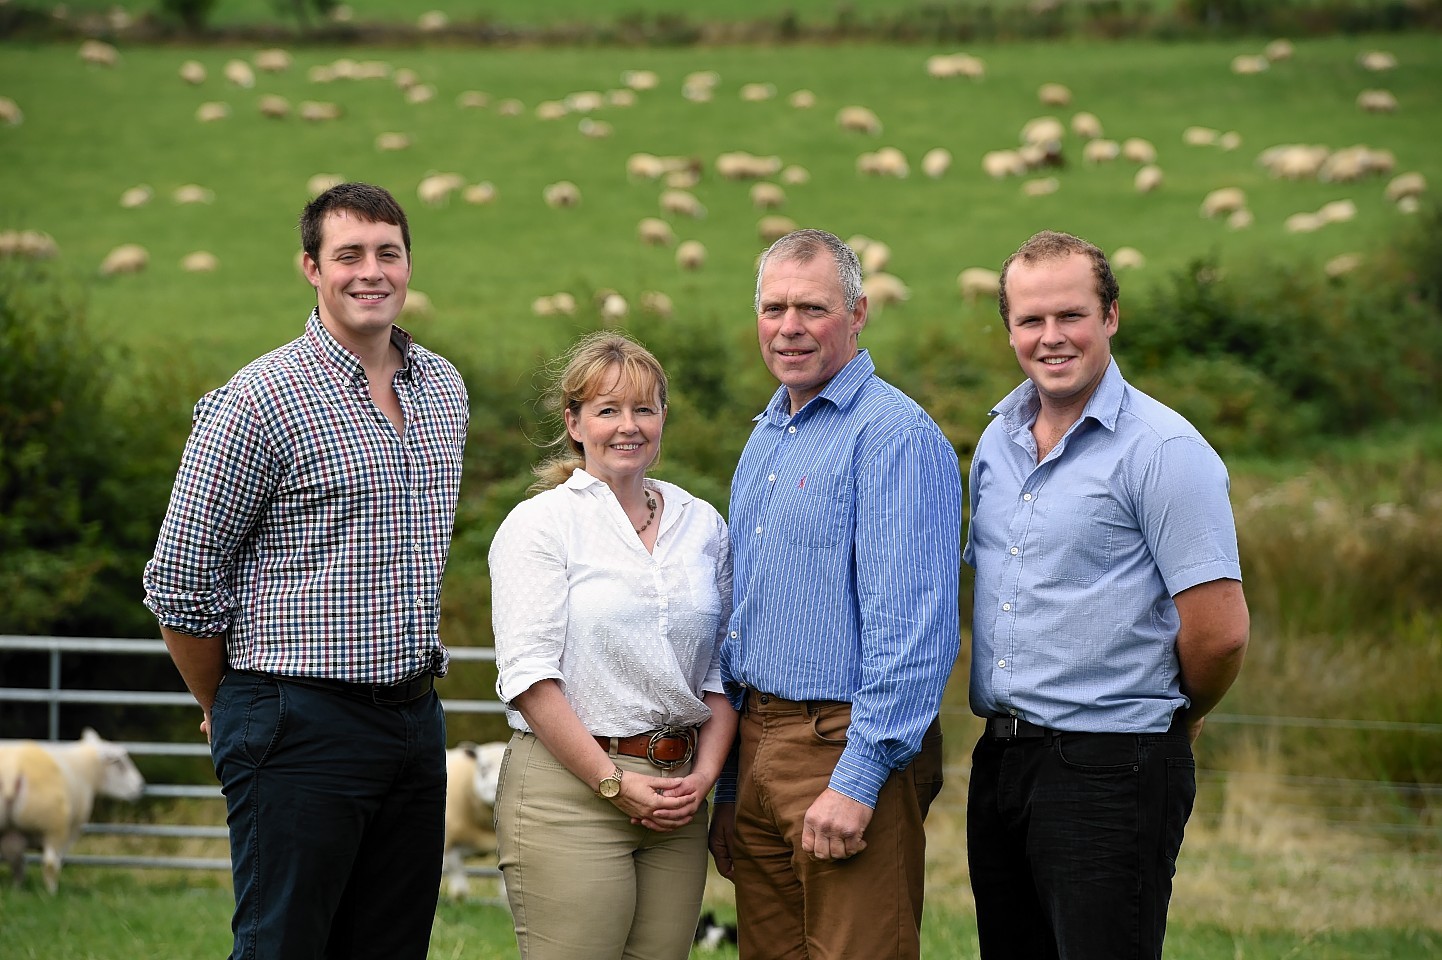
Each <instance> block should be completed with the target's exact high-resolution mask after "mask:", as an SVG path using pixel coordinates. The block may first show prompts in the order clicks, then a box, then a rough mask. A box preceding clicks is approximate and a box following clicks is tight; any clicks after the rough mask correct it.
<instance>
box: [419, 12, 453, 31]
mask: <svg viewBox="0 0 1442 960" xmlns="http://www.w3.org/2000/svg"><path fill="white" fill-rule="evenodd" d="M450 25H451V18H450V17H448V16H446V14H445V12H444V11H441V10H427V11H426V12H425V13H423V14H421V15H420V16H419V17H417V18H416V29H417V30H419V31H421V32H422V33H440V32H441V31H442V30H444V29H446V27H449V26H450Z"/></svg>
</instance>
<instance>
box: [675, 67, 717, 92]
mask: <svg viewBox="0 0 1442 960" xmlns="http://www.w3.org/2000/svg"><path fill="white" fill-rule="evenodd" d="M720 83H721V74H719V73H717V72H716V71H715V70H694V71H692V72H691V73H688V74H686V76H685V78H683V79H682V81H681V85H682V86H686V87H696V88H698V89H706V90H715V89H716V87H717V86H719V85H720Z"/></svg>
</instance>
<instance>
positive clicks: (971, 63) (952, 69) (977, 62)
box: [926, 53, 986, 80]
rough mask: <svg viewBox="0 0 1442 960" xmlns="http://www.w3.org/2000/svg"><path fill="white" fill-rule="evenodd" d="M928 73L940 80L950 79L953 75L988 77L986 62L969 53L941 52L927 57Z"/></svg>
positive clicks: (974, 77)
mask: <svg viewBox="0 0 1442 960" xmlns="http://www.w3.org/2000/svg"><path fill="white" fill-rule="evenodd" d="M926 73H927V76H930V77H935V78H936V79H938V80H950V79H952V78H953V77H961V78H963V79H966V80H981V79H983V78H985V77H986V63H985V61H983V60H981V59H980V58H979V57H974V56H972V55H971V54H969V53H952V54H945V53H940V54H937V55H936V56H934V57H928V58H927V59H926Z"/></svg>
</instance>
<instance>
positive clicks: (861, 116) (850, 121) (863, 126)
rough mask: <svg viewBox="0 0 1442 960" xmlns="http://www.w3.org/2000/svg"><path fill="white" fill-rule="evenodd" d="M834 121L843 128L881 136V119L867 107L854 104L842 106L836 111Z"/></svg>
mask: <svg viewBox="0 0 1442 960" xmlns="http://www.w3.org/2000/svg"><path fill="white" fill-rule="evenodd" d="M836 123H837V126H839V127H841V129H843V130H850V131H852V132H854V133H864V134H867V135H868V136H873V137H879V136H881V120H880V119H879V118H878V117H877V116H876V113H875V112H874V111H872V110H870V109H868V108H867V107H860V106H854V105H853V106H848V107H842V108H841V109H840V110H839V111H837V113H836Z"/></svg>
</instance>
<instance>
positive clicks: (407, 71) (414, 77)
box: [391, 67, 421, 90]
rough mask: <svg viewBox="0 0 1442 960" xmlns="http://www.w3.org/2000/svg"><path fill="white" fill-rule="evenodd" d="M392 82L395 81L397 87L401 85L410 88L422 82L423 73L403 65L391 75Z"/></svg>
mask: <svg viewBox="0 0 1442 960" xmlns="http://www.w3.org/2000/svg"><path fill="white" fill-rule="evenodd" d="M391 82H392V83H394V84H395V85H396V86H397V87H400V88H401V89H402V90H409V89H410V88H411V87H414V86H417V85H419V84H420V82H421V75H420V74H419V73H416V72H415V71H414V70H412V69H411V68H410V67H401V68H400V69H399V70H397V71H396V72H395V73H394V74H392V75H391Z"/></svg>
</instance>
